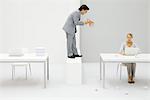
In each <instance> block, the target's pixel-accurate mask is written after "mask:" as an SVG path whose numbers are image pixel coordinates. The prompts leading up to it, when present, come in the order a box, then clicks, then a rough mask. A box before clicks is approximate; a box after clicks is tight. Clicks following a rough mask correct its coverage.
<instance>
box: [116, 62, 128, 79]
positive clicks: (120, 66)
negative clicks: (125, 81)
mask: <svg viewBox="0 0 150 100" xmlns="http://www.w3.org/2000/svg"><path fill="white" fill-rule="evenodd" d="M122 67H125V68H127V67H126V66H125V65H124V64H122V63H119V64H118V65H117V74H118V71H119V69H120V73H119V74H120V75H119V76H120V80H121V76H122Z"/></svg>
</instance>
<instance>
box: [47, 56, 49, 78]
mask: <svg viewBox="0 0 150 100" xmlns="http://www.w3.org/2000/svg"><path fill="white" fill-rule="evenodd" d="M47 80H49V57H48V58H47Z"/></svg>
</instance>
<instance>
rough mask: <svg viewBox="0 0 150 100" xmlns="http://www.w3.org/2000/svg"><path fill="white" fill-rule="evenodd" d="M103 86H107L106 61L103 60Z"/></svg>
mask: <svg viewBox="0 0 150 100" xmlns="http://www.w3.org/2000/svg"><path fill="white" fill-rule="evenodd" d="M103 88H105V63H104V62H103Z"/></svg>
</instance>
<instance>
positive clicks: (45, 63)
mask: <svg viewBox="0 0 150 100" xmlns="http://www.w3.org/2000/svg"><path fill="white" fill-rule="evenodd" d="M46 65H47V62H44V88H46V80H47V78H46Z"/></svg>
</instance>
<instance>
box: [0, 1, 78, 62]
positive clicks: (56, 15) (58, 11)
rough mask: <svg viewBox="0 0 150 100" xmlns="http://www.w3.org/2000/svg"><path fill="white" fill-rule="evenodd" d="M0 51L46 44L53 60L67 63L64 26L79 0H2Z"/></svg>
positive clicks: (76, 7) (31, 49)
mask: <svg viewBox="0 0 150 100" xmlns="http://www.w3.org/2000/svg"><path fill="white" fill-rule="evenodd" d="M0 2H1V3H0V4H1V6H0V7H1V9H0V14H1V16H0V19H1V21H0V38H1V39H0V43H1V45H0V52H7V51H8V50H9V49H11V48H22V47H23V48H29V49H30V51H31V52H32V51H34V48H35V47H38V46H42V47H46V49H47V51H48V53H49V55H50V58H52V59H51V60H50V61H51V63H64V62H65V58H66V54H67V53H66V34H65V32H64V31H63V30H62V27H63V25H64V23H65V21H66V19H67V17H68V15H69V14H70V13H71V12H73V11H75V10H76V9H78V7H79V5H80V2H79V0H59V1H57V0H0Z"/></svg>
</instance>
